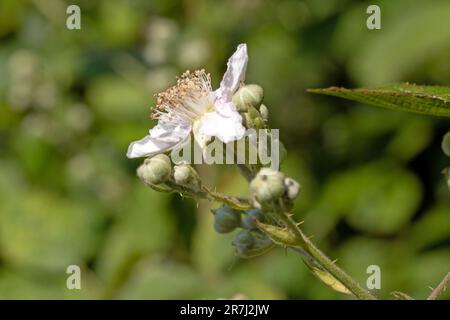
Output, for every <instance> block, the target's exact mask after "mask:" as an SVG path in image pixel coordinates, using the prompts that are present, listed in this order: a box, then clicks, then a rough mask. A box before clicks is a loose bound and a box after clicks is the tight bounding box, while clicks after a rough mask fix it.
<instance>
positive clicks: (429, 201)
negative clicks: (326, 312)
mask: <svg viewBox="0 0 450 320" xmlns="http://www.w3.org/2000/svg"><path fill="white" fill-rule="evenodd" d="M69 4H78V5H79V6H80V7H81V26H82V29H81V30H72V31H71V30H67V29H66V27H65V22H66V18H67V15H66V13H65V12H66V8H67V6H68V5H69ZM369 4H378V5H380V7H381V14H382V29H381V30H379V31H369V30H368V29H367V28H366V19H367V17H368V15H367V14H366V8H367V6H368V5H369ZM449 17H450V2H449V1H448V0H430V1H423V0H389V1H369V2H367V1H353V0H320V1H317V0H308V1H294V0H282V1H263V0H249V1H242V0H233V1H217V0H214V1H213V0H209V1H193V0H185V1H172V0H155V1H144V0H133V1H132V0H130V1H121V0H118V1H106V0H104V1H87V0H86V1H70V2H66V1H61V0H46V1H40V0H35V1H16V0H2V1H1V2H0V74H1V77H0V298H64V299H65V298H67V299H73V298H86V299H91V298H117V299H129V298H139V299H141V298H150V299H152V298H157V299H166V298H195V299H197V298H209V299H216V298H229V297H233V296H235V295H237V294H240V295H244V296H245V297H248V298H260V299H265V298H275V299H326V298H331V299H348V296H345V295H342V294H339V293H335V292H333V291H331V290H330V289H329V288H327V287H326V286H324V285H323V284H322V283H320V282H319V281H318V280H317V279H315V278H314V277H313V276H312V275H311V274H310V273H309V271H308V270H307V269H306V268H305V266H304V265H303V264H302V262H301V259H300V257H299V256H298V255H297V254H296V253H294V252H290V251H289V252H285V251H284V250H282V249H279V248H277V249H274V250H272V251H271V252H270V253H268V254H266V255H264V256H262V257H259V258H255V259H252V260H242V259H239V258H237V257H236V256H235V255H234V252H233V247H232V246H231V244H230V243H231V240H232V237H233V235H226V236H224V235H219V234H217V233H215V232H214V231H213V228H212V215H211V214H210V212H209V208H210V204H208V203H203V202H200V203H198V204H196V203H195V202H194V201H192V200H189V199H185V200H183V199H181V198H180V197H178V196H177V195H165V194H161V193H156V192H155V191H152V190H150V189H148V188H146V187H145V186H144V185H143V184H142V183H141V182H140V181H139V179H138V178H137V177H136V176H135V169H136V168H137V166H138V165H139V164H140V162H141V161H142V159H137V160H129V159H127V158H126V157H125V153H126V149H127V146H128V144H129V143H130V142H131V141H132V140H136V139H139V138H141V137H142V136H144V135H145V134H146V132H147V130H148V129H149V128H150V127H151V126H152V125H153V123H152V122H151V121H150V120H149V118H148V115H149V108H150V107H151V106H152V105H153V103H154V97H153V94H155V93H157V92H159V91H160V90H162V89H164V88H166V87H167V86H169V85H171V84H172V83H174V80H175V76H176V75H177V74H180V73H181V72H183V71H184V70H186V69H195V68H202V67H204V68H206V69H207V70H208V71H209V72H211V75H212V79H213V84H214V85H215V86H217V84H218V83H219V82H220V79H221V77H222V74H223V71H224V69H225V63H226V59H227V58H228V56H229V55H230V54H231V53H232V52H233V51H234V49H235V47H236V46H237V44H239V43H241V42H245V43H247V44H248V50H249V56H250V60H249V65H248V75H247V82H248V83H252V82H254V83H259V84H261V85H262V86H263V87H264V88H265V104H266V105H267V106H268V107H269V109H270V125H271V126H272V127H273V128H280V135H281V138H282V139H283V141H284V142H285V145H286V147H287V149H288V157H287V159H286V161H285V163H284V164H283V170H284V171H285V172H286V173H287V174H288V175H291V176H292V177H294V178H295V179H297V180H298V181H300V182H301V184H302V188H303V189H302V194H301V196H300V198H299V199H298V200H297V202H296V206H295V214H296V216H297V219H299V220H300V219H302V220H303V219H304V220H305V224H304V229H305V231H306V233H307V234H308V235H314V237H315V241H316V242H317V243H318V244H319V246H320V247H321V248H322V249H323V250H324V251H325V252H327V253H328V254H329V255H330V256H331V257H332V258H336V259H338V261H339V264H340V265H341V266H342V267H343V268H344V269H345V270H347V271H348V272H349V273H350V274H351V275H352V276H354V277H355V278H356V279H358V280H359V281H360V282H361V283H362V284H365V282H366V278H367V277H368V275H367V274H366V268H367V267H368V266H369V265H372V264H375V265H379V266H380V268H381V272H382V280H381V281H382V284H381V285H382V287H381V290H376V293H377V294H378V295H379V296H380V297H383V298H390V295H389V293H390V292H391V291H393V290H401V291H404V292H406V293H408V294H410V295H412V296H414V297H417V298H424V297H426V296H427V295H428V293H429V292H430V289H429V288H428V286H435V285H436V284H437V283H438V282H439V281H440V280H441V279H442V278H443V276H444V275H445V273H446V272H447V271H448V267H449V265H450V264H449V262H450V259H449V258H450V245H449V244H450V194H449V190H448V188H447V186H446V183H445V180H444V179H443V177H442V176H441V173H440V172H441V170H442V169H443V168H444V167H445V166H448V164H449V159H448V158H446V157H445V156H444V154H443V153H442V151H441V150H440V141H441V138H442V136H443V134H444V133H445V132H446V131H447V130H448V128H449V121H448V120H447V121H446V120H442V119H434V118H427V117H424V116H417V115H411V114H404V113H400V112H394V111H389V110H381V109H376V108H373V107H369V106H365V105H358V104H356V103H352V102H348V101H345V100H339V99H333V98H330V97H322V96H317V95H312V94H308V93H306V92H305V89H306V88H312V87H325V86H331V85H339V86H348V87H357V86H376V85H384V84H387V83H391V82H397V81H411V82H417V83H421V84H441V85H450V19H449ZM199 170H200V172H201V174H202V176H203V177H204V181H205V183H206V184H207V185H210V186H217V188H218V190H220V191H223V192H228V193H231V194H235V195H246V191H247V185H246V183H245V182H244V180H243V179H242V178H241V177H240V176H239V173H238V171H237V170H236V169H235V168H233V167H225V166H217V167H200V168H199ZM225 172H226V174H224V173H225ZM71 264H77V265H79V266H81V268H82V289H81V290H68V289H66V277H67V274H66V273H65V271H66V268H67V266H68V265H71ZM444 297H446V298H449V297H450V290H447V293H446V296H444Z"/></svg>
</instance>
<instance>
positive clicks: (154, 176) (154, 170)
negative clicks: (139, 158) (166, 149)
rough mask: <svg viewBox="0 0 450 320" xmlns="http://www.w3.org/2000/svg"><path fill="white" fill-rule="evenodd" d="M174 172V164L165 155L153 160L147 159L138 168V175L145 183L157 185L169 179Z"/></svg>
mask: <svg viewBox="0 0 450 320" xmlns="http://www.w3.org/2000/svg"><path fill="white" fill-rule="evenodd" d="M171 171H172V163H171V162H170V159H169V157H168V156H167V155H165V154H158V155H156V156H154V157H153V158H147V159H145V160H144V163H143V164H142V165H141V166H140V167H139V168H138V170H137V174H138V176H139V178H141V179H142V180H143V181H144V182H146V183H149V184H153V185H157V184H160V183H163V182H165V181H167V179H169V176H170V173H171Z"/></svg>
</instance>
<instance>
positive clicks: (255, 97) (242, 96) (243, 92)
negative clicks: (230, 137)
mask: <svg viewBox="0 0 450 320" xmlns="http://www.w3.org/2000/svg"><path fill="white" fill-rule="evenodd" d="M263 97H264V90H263V88H262V87H261V86H259V85H257V84H248V85H245V86H243V87H241V88H240V89H239V90H238V91H237V92H236V93H235V94H234V95H233V99H232V101H233V103H234V105H235V106H236V108H237V110H238V111H239V112H245V111H247V109H248V107H249V106H253V107H259V105H260V104H261V102H262V100H263Z"/></svg>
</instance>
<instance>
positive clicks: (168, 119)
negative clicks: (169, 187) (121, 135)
mask: <svg viewBox="0 0 450 320" xmlns="http://www.w3.org/2000/svg"><path fill="white" fill-rule="evenodd" d="M247 60H248V56H247V46H246V45H245V44H240V45H239V46H238V47H237V50H236V52H235V53H234V54H233V55H232V56H231V57H230V59H229V60H228V63H227V71H226V72H225V74H224V76H223V79H222V81H221V83H220V87H219V88H218V89H217V90H215V91H213V90H212V88H211V79H210V77H209V75H208V74H206V73H205V71H204V70H197V71H194V72H189V71H187V72H185V73H184V74H183V75H182V76H181V78H180V79H178V81H177V84H176V85H174V86H173V87H171V88H169V89H167V90H166V91H164V92H163V93H160V94H158V95H157V105H156V106H155V107H154V108H153V110H152V118H154V119H157V120H158V124H157V125H156V126H155V127H154V128H153V129H151V130H150V134H149V135H147V136H146V137H144V138H143V139H141V140H138V141H134V142H132V143H131V144H130V146H129V147H128V152H127V157H129V158H137V157H149V156H153V155H155V154H158V153H162V152H165V151H169V150H171V149H174V148H176V147H178V146H180V145H182V144H183V143H184V142H185V141H187V140H188V138H189V135H190V133H191V132H192V133H193V135H194V138H195V140H196V141H197V143H198V144H199V145H200V146H201V147H204V146H205V144H206V142H208V141H209V140H210V139H211V138H212V137H217V138H219V139H220V140H221V141H222V142H224V143H228V142H230V141H234V140H239V139H241V138H242V137H243V136H244V133H245V128H244V126H243V125H242V117H241V115H240V114H239V113H238V112H237V111H236V106H235V105H234V104H233V102H231V98H232V96H233V94H234V93H235V92H236V90H237V89H238V88H239V86H240V84H241V82H242V81H244V77H245V71H246V68H247Z"/></svg>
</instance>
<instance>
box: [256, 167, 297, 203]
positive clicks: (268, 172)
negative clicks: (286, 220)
mask: <svg viewBox="0 0 450 320" xmlns="http://www.w3.org/2000/svg"><path fill="white" fill-rule="evenodd" d="M299 192H300V184H299V183H298V182H297V181H295V180H294V179H292V178H289V177H286V176H285V175H284V173H282V172H281V171H275V170H272V169H269V168H263V169H261V170H260V171H259V173H258V174H257V175H256V177H255V178H254V179H253V180H252V181H251V183H250V201H251V203H252V205H253V206H254V207H255V208H259V209H263V210H264V209H269V210H270V209H271V208H274V207H277V206H278V205H279V202H280V200H281V201H283V203H284V205H285V206H286V207H288V208H289V207H291V206H292V201H293V200H294V199H295V198H297V196H298V194H299Z"/></svg>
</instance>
